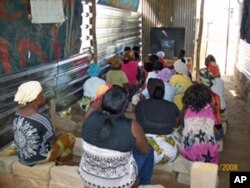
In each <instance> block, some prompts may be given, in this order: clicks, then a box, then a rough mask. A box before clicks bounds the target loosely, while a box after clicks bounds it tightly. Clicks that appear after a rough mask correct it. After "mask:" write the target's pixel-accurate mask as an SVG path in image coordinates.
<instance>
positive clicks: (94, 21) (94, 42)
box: [91, 0, 97, 63]
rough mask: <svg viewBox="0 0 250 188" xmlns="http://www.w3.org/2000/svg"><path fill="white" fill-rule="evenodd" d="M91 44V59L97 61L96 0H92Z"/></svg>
mask: <svg viewBox="0 0 250 188" xmlns="http://www.w3.org/2000/svg"><path fill="white" fill-rule="evenodd" d="M92 15H93V16H92V33H91V34H92V36H93V39H92V46H93V60H94V62H96V63H97V41H96V0H92Z"/></svg>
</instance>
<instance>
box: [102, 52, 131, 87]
mask: <svg viewBox="0 0 250 188" xmlns="http://www.w3.org/2000/svg"><path fill="white" fill-rule="evenodd" d="M108 63H109V64H110V68H111V70H109V71H108V72H107V74H106V81H107V83H110V84H111V85H118V86H121V87H124V88H125V89H126V90H127V91H129V88H130V85H129V81H128V78H127V76H126V74H125V73H124V72H123V71H121V66H122V62H121V60H120V58H119V56H118V55H114V56H113V57H111V58H109V59H108Z"/></svg>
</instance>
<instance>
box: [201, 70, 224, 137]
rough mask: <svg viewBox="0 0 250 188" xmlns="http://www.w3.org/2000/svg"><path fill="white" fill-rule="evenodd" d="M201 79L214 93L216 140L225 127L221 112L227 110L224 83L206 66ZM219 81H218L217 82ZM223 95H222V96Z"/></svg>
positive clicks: (221, 134)
mask: <svg viewBox="0 0 250 188" xmlns="http://www.w3.org/2000/svg"><path fill="white" fill-rule="evenodd" d="M199 73H200V79H201V82H202V83H203V84H204V85H206V86H207V87H208V88H209V89H210V90H211V93H212V101H211V104H212V107H213V112H214V114H215V120H216V121H215V126H214V131H215V138H216V140H220V139H222V137H223V133H224V131H223V127H222V119H221V113H222V112H223V111H224V110H225V108H226V107H225V106H226V105H225V104H226V103H225V100H224V95H223V91H224V84H223V81H222V80H221V78H217V79H216V78H214V76H213V73H211V72H209V71H208V70H207V69H206V68H203V69H200V71H199ZM216 82H217V83H216ZM220 96H222V97H220Z"/></svg>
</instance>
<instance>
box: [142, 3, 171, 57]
mask: <svg viewBox="0 0 250 188" xmlns="http://www.w3.org/2000/svg"><path fill="white" fill-rule="evenodd" d="M173 2H174V1H173V0H157V1H155V0H143V1H142V44H143V47H142V57H145V56H146V55H147V54H148V53H149V52H150V28H151V27H172V26H173V23H172V16H173V5H174V3H173Z"/></svg>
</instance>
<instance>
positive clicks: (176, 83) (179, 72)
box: [169, 66, 192, 111]
mask: <svg viewBox="0 0 250 188" xmlns="http://www.w3.org/2000/svg"><path fill="white" fill-rule="evenodd" d="M175 72H176V74H175V75H173V76H172V77H171V79H170V81H169V85H170V86H172V87H174V88H175V90H176V94H175V97H174V103H175V104H176V105H177V107H178V109H179V110H180V111H182V107H183V104H182V97H183V95H184V92H185V91H186V89H187V88H189V87H190V86H191V85H192V81H191V79H190V78H189V77H188V76H187V75H186V72H185V71H184V72H183V69H182V68H181V67H179V66H177V67H175Z"/></svg>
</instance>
